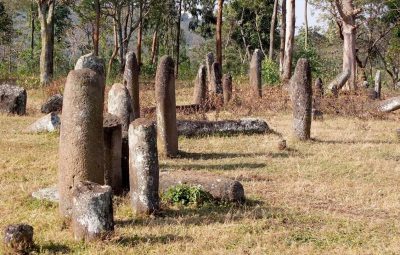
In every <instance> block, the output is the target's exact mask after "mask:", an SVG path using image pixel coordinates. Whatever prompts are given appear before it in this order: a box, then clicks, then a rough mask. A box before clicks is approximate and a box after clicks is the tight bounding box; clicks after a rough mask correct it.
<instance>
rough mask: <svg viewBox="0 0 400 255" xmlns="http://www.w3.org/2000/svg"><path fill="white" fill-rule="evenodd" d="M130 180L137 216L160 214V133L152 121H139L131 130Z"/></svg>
mask: <svg viewBox="0 0 400 255" xmlns="http://www.w3.org/2000/svg"><path fill="white" fill-rule="evenodd" d="M129 178H130V195H131V203H132V207H133V211H134V212H135V214H142V215H149V214H153V213H155V212H157V211H158V210H159V207H160V201H159V200H160V199H159V195H158V188H159V165H158V153H157V132H156V127H155V123H154V122H153V121H151V120H147V119H137V120H135V121H134V122H132V123H131V124H130V126H129Z"/></svg>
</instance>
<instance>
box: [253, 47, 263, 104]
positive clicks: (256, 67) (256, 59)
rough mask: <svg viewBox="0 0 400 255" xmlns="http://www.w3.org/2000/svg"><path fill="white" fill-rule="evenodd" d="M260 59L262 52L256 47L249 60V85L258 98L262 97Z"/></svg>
mask: <svg viewBox="0 0 400 255" xmlns="http://www.w3.org/2000/svg"><path fill="white" fill-rule="evenodd" d="M262 59H263V54H262V52H261V51H260V50H259V49H256V50H255V51H254V53H253V57H252V58H251V62H250V86H251V88H252V90H253V93H254V95H255V96H256V97H260V98H261V97H262V79H261V68H262Z"/></svg>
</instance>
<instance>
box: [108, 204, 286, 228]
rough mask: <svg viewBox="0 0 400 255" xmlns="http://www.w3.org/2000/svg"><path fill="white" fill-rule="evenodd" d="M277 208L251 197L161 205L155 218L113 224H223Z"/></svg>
mask: <svg viewBox="0 0 400 255" xmlns="http://www.w3.org/2000/svg"><path fill="white" fill-rule="evenodd" d="M278 210H279V211H282V210H281V209H278V208H272V207H269V206H266V205H265V204H264V202H262V201H258V200H251V199H247V200H246V202H245V203H244V204H235V203H220V204H206V205H203V206H200V207H184V206H172V207H169V206H168V205H163V210H162V212H161V213H160V214H159V216H157V217H155V218H152V219H150V218H137V219H129V220H117V221H115V224H116V226H119V227H137V226H163V225H185V226H191V225H198V226H199V225H209V224H214V223H222V224H223V223H226V222H232V221H239V220H242V219H247V218H249V217H253V218H263V216H264V214H265V213H266V212H267V211H269V212H273V211H274V212H277V211H278Z"/></svg>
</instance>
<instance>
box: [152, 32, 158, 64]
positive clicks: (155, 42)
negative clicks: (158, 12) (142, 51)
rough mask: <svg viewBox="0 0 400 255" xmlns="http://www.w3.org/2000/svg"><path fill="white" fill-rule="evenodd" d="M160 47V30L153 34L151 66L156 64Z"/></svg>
mask: <svg viewBox="0 0 400 255" xmlns="http://www.w3.org/2000/svg"><path fill="white" fill-rule="evenodd" d="M157 47H158V28H156V30H155V31H154V34H153V43H152V44H151V64H153V65H154V64H156V53H157Z"/></svg>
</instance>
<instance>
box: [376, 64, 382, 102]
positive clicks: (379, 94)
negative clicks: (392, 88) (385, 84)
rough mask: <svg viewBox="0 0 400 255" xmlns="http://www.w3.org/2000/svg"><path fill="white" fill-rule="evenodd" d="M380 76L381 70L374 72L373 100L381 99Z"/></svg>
mask: <svg viewBox="0 0 400 255" xmlns="http://www.w3.org/2000/svg"><path fill="white" fill-rule="evenodd" d="M381 89H382V74H381V70H378V71H376V75H375V99H381Z"/></svg>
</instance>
